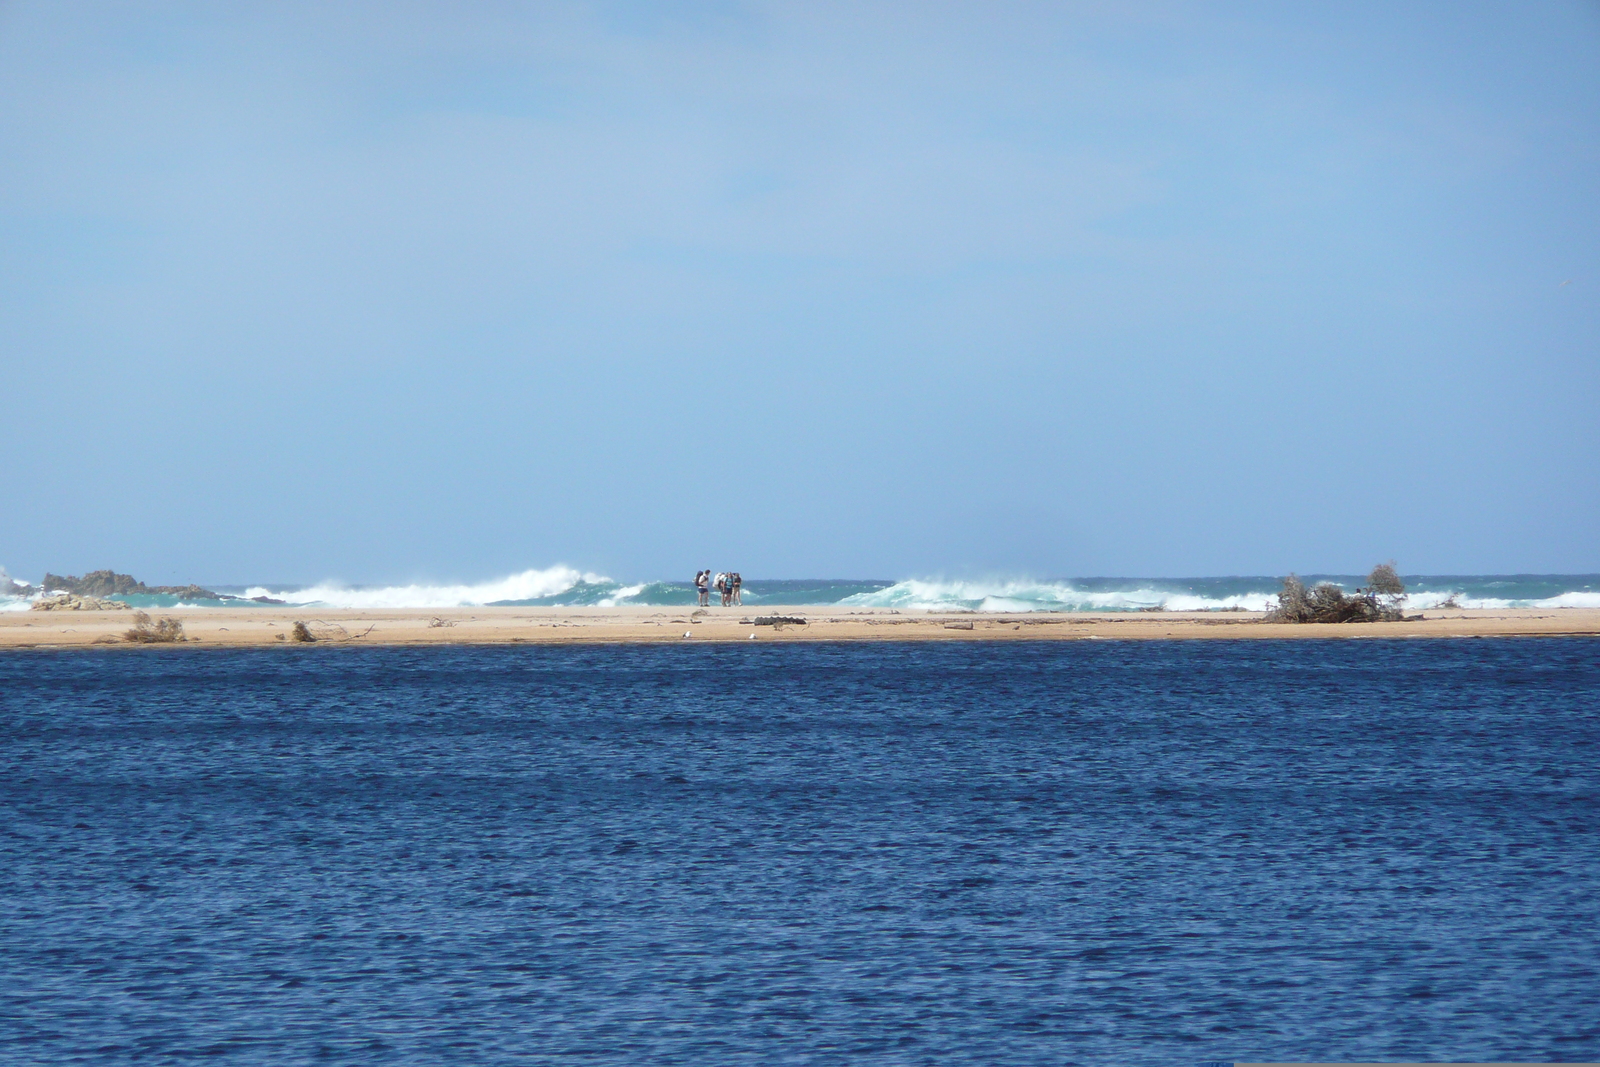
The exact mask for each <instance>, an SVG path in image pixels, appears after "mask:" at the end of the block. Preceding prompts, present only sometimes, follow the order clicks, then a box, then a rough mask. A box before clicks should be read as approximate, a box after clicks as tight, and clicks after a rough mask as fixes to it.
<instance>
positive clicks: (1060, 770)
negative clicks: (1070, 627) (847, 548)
mask: <svg viewBox="0 0 1600 1067" xmlns="http://www.w3.org/2000/svg"><path fill="white" fill-rule="evenodd" d="M1597 766H1600V643H1597V642H1595V641H1593V640H1589V639H1565V640H1540V641H1535V640H1523V641H1488V640H1470V641H1468V640H1463V641H1452V642H1422V641H1407V642H1388V641H1328V642H1324V641H1311V642H1242V641H1241V642H1231V641H1230V642H1182V643H1119V642H1096V643H1088V642H1082V643H1052V644H939V645H885V644H857V645H834V646H824V645H804V646H798V645H789V646H784V645H761V644H756V643H750V644H747V645H731V646H696V647H687V646H684V647H679V646H670V647H590V648H537V647H517V648H497V649H481V648H480V649H471V648H456V649H448V648H447V649H437V648H430V649H420V650H404V649H382V648H353V647H345V648H309V649H294V648H285V649H270V650H260V651H221V650H206V651H201V650H191V649H147V650H105V651H96V652H79V653H72V654H60V653H45V652H21V653H12V654H7V655H3V656H0V770H3V775H0V815H3V824H0V831H3V837H0V961H3V962H0V1061H3V1062H5V1063H8V1064H11V1063H41V1064H45V1063H48V1064H62V1063H123V1062H151V1063H157V1062H160V1063H168V1062H176V1061H183V1060H187V1059H201V1058H204V1059H208V1060H211V1061H214V1062H237V1063H260V1064H293V1063H311V1062H342V1063H349V1062H370V1063H400V1064H425V1063H426V1064H432V1063H461V1064H468V1063H470V1064H500V1063H514V1062H533V1063H545V1062H549V1063H554V1062H563V1063H619V1062H633V1063H684V1064H719V1063H749V1064H771V1063H785V1062H788V1063H894V1064H900V1063H904V1064H921V1063H938V1064H962V1063H972V1064H980V1063H981V1064H1010V1063H1027V1064H1056V1063H1070V1062H1084V1063H1112V1062H1118V1063H1129V1062H1133V1063H1141V1062H1148V1063H1188V1062H1196V1061H1200V1060H1219V1059H1235V1058H1237V1059H1255V1060H1263V1059H1265V1060H1293V1059H1301V1060H1304V1059H1313V1060H1378V1059H1434V1060H1452V1059H1454V1060H1481V1059H1509V1060H1517V1059H1522V1060H1567V1061H1577V1060H1595V1059H1600V1011H1597V1009H1596V1007H1595V1006H1596V1004H1600V971H1597V966H1600V963H1597V961H1600V897H1597V875H1600V836H1597V833H1596V831H1597V829H1600V802H1597V795H1600V794H1597V788H1596V786H1597V778H1600V771H1597Z"/></svg>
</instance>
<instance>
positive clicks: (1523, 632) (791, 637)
mask: <svg viewBox="0 0 1600 1067" xmlns="http://www.w3.org/2000/svg"><path fill="white" fill-rule="evenodd" d="M150 614H151V616H152V617H153V618H155V619H160V618H163V617H169V616H170V617H173V618H176V619H179V620H181V621H182V623H183V629H184V634H185V636H186V638H187V640H186V641H185V642H184V644H183V645H182V646H180V647H189V648H194V647H200V648H215V647H240V646H258V645H268V646H278V645H281V646H285V647H294V648H314V647H325V646H329V645H338V644H367V645H509V644H574V643H592V644H605V643H651V642H654V643H671V642H683V641H750V640H756V641H1084V640H1088V641H1093V640H1196V639H1199V640H1216V639H1235V640H1238V639H1244V640H1259V639H1289V640H1306V639H1328V638H1338V639H1347V640H1356V639H1372V638H1385V637H1388V638H1458V637H1459V638H1467V637H1552V636H1575V635H1581V636H1595V635H1600V609H1594V608H1542V609H1541V608H1506V609H1498V610H1495V609H1480V610H1449V611H1431V612H1427V613H1425V614H1424V617H1422V618H1420V619H1410V620H1407V621H1405V622H1393V623H1369V624H1347V625H1292V624H1274V623H1267V622H1264V621H1263V618H1262V615H1261V613H1259V612H1165V611H1163V612H1136V613H1108V614H1090V613H1080V612H1070V613H1068V612H1062V613H1045V612H1035V613H1028V614H1016V615H1005V614H987V613H984V614H978V613H965V612H962V613H937V612H900V611H894V610H891V609H886V608H880V609H873V608H861V609H851V610H843V611H842V610H839V608H838V606H837V605H822V606H816V605H809V606H807V605H794V606H785V607H775V606H763V607H761V608H759V609H752V608H743V609H740V608H726V609H725V608H720V607H713V608H709V609H694V608H684V609H680V610H673V609H670V608H662V607H659V606H639V607H632V606H625V607H610V608H599V607H577V608H525V607H494V608H454V609H448V610H439V609H434V610H363V611H338V610H318V609H312V608H286V607H260V608H238V609H229V608H190V609H181V608H180V609H170V610H157V611H153V612H151V613H150ZM133 615H134V613H133V612H131V611H48V612H47V611H16V612H6V613H3V614H0V648H80V647H96V646H99V647H105V646H115V647H174V646H171V645H167V646H135V645H134V644H132V643H130V642H128V641H127V640H126V639H125V638H124V636H123V635H124V633H125V632H126V631H127V630H128V629H129V628H130V627H131V626H133V624H134V619H133ZM772 616H783V617H788V618H803V619H805V620H806V621H805V623H804V624H795V623H787V624H785V623H779V624H777V625H773V624H770V623H758V621H757V620H763V619H767V618H770V617H772ZM297 622H303V623H305V626H306V629H307V631H309V633H310V634H311V635H312V636H313V637H315V638H316V641H315V642H314V643H311V644H307V643H305V642H296V641H292V640H291V639H290V638H291V635H292V631H293V629H294V626H295V624H296V623H297Z"/></svg>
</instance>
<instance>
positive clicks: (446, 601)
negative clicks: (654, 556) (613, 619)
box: [245, 566, 622, 608]
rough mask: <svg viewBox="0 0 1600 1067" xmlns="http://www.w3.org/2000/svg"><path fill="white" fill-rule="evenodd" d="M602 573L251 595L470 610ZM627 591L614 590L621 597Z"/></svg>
mask: <svg viewBox="0 0 1600 1067" xmlns="http://www.w3.org/2000/svg"><path fill="white" fill-rule="evenodd" d="M610 581H611V580H610V579H609V578H606V577H604V576H603V575H599V574H586V573H583V572H581V571H577V570H574V569H573V568H571V567H561V566H557V567H549V568H546V569H545V570H526V571H523V572H522V573H520V574H513V575H511V576H509V577H506V578H496V579H494V580H492V581H487V582H478V583H476V584H472V585H424V584H421V583H418V584H413V585H386V586H381V587H377V588H352V587H350V586H346V585H341V584H338V583H334V582H323V583H319V584H317V585H313V586H311V587H309V588H306V589H288V590H273V589H268V588H266V587H264V586H254V587H252V588H250V589H248V590H246V591H245V596H247V597H260V596H264V597H271V598H272V599H274V600H283V601H286V602H288V603H290V604H323V605H326V606H328V607H334V608H466V607H478V606H480V605H483V604H494V603H499V602H501V601H505V600H539V599H542V598H544V597H553V596H559V595H560V594H562V593H565V592H567V591H569V590H571V589H573V588H575V587H576V586H577V585H578V584H579V583H580V582H583V583H588V584H590V585H597V584H603V583H604V584H609V583H610ZM621 593H622V590H618V591H617V592H616V593H613V594H612V596H613V597H619V596H620V594H621Z"/></svg>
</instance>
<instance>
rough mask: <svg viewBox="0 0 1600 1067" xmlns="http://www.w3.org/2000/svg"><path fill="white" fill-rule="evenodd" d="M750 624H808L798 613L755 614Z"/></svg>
mask: <svg viewBox="0 0 1600 1067" xmlns="http://www.w3.org/2000/svg"><path fill="white" fill-rule="evenodd" d="M750 625H752V626H806V625H809V624H808V623H807V622H806V620H805V619H803V618H801V617H800V616H799V615H757V616H756V617H755V618H754V619H752V620H751V622H750Z"/></svg>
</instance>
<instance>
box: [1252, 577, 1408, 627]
mask: <svg viewBox="0 0 1600 1067" xmlns="http://www.w3.org/2000/svg"><path fill="white" fill-rule="evenodd" d="M1405 591H1406V587H1405V585H1404V584H1402V583H1401V581H1400V576H1399V575H1398V574H1397V573H1395V569H1394V563H1393V562H1390V563H1380V564H1378V565H1377V566H1376V567H1374V568H1372V573H1371V574H1370V575H1368V576H1367V584H1366V586H1365V587H1363V588H1361V589H1358V590H1356V592H1355V593H1354V594H1351V593H1346V592H1345V591H1344V590H1343V589H1340V588H1339V587H1338V586H1336V585H1334V584H1333V583H1332V582H1322V583H1320V584H1319V585H1317V587H1316V588H1315V589H1307V588H1306V585H1305V583H1304V582H1302V581H1301V580H1300V578H1299V577H1298V576H1297V575H1293V574H1291V575H1289V577H1287V578H1285V579H1284V580H1283V590H1282V591H1281V592H1279V593H1278V606H1277V607H1275V608H1273V609H1272V610H1271V611H1268V612H1267V621H1268V622H1394V621H1397V620H1399V619H1400V618H1402V616H1401V613H1400V602H1401V600H1402V598H1403V597H1404V596H1405Z"/></svg>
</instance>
